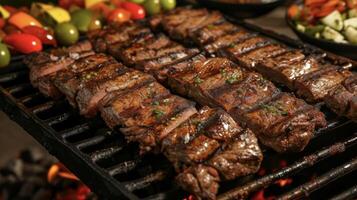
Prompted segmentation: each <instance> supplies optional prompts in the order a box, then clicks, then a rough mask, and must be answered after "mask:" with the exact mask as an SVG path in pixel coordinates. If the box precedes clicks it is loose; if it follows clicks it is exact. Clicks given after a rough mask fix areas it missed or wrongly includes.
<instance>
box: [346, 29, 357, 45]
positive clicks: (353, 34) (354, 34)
mask: <svg viewBox="0 0 357 200" xmlns="http://www.w3.org/2000/svg"><path fill="white" fill-rule="evenodd" d="M345 34H346V38H347V40H348V41H349V42H351V43H352V44H357V29H356V28H353V27H351V26H348V27H347V28H346V31H345Z"/></svg>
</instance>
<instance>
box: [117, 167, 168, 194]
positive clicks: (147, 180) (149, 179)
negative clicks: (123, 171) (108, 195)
mask: <svg viewBox="0 0 357 200" xmlns="http://www.w3.org/2000/svg"><path fill="white" fill-rule="evenodd" d="M166 177H167V173H166V172H164V171H162V170H159V171H156V172H154V173H152V174H149V175H147V176H145V177H143V178H139V179H136V180H133V181H128V182H124V185H125V187H126V188H127V189H128V190H129V191H135V190H139V189H143V188H145V187H148V186H149V185H150V184H152V183H153V182H158V181H161V180H164V179H165V178H166Z"/></svg>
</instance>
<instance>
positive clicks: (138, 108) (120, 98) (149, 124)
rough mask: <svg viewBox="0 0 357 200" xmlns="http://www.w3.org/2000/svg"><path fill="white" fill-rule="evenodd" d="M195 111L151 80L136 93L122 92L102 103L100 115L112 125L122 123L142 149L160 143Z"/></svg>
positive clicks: (147, 148)
mask: <svg viewBox="0 0 357 200" xmlns="http://www.w3.org/2000/svg"><path fill="white" fill-rule="evenodd" d="M195 112H196V110H195V108H194V104H193V103H192V102H190V101H188V100H185V99H183V98H180V97H178V96H174V95H171V94H170V93H169V92H168V91H167V90H166V89H165V88H163V87H162V86H161V85H160V84H158V83H155V82H153V83H149V84H147V85H144V86H142V87H141V88H139V89H138V90H137V91H135V92H133V93H132V92H129V93H125V94H119V95H117V96H116V98H115V99H113V100H112V101H110V102H109V103H107V104H106V105H104V106H102V108H101V115H102V117H103V119H104V120H105V122H106V123H107V124H108V125H109V126H110V127H115V126H118V125H120V126H121V127H122V128H120V130H121V132H122V133H123V134H124V135H125V137H126V138H127V139H128V140H129V141H136V142H139V143H140V148H141V151H142V152H146V151H149V150H151V148H153V147H157V144H159V143H160V142H161V140H162V139H163V138H164V137H165V136H166V135H167V134H169V133H170V132H171V131H172V130H173V129H175V128H176V127H177V126H179V125H180V124H181V123H182V122H183V121H185V120H186V119H188V118H189V117H190V116H191V115H193V114H194V113H195Z"/></svg>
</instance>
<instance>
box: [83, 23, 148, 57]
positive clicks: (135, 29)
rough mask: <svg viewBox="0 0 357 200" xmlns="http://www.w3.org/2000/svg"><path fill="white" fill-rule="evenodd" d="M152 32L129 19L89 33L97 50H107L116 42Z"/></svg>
mask: <svg viewBox="0 0 357 200" xmlns="http://www.w3.org/2000/svg"><path fill="white" fill-rule="evenodd" d="M150 33H151V30H150V29H149V28H146V27H144V26H142V25H141V24H139V23H134V22H133V21H129V22H126V23H123V24H115V23H114V24H112V25H110V26H108V27H107V28H106V29H104V30H102V31H95V32H93V33H90V34H89V40H90V41H91V43H92V45H93V46H94V48H95V51H96V52H102V53H104V52H107V51H108V48H109V47H110V46H111V45H112V44H114V43H122V42H125V41H128V40H129V39H131V38H134V37H142V36H145V35H148V34H150Z"/></svg>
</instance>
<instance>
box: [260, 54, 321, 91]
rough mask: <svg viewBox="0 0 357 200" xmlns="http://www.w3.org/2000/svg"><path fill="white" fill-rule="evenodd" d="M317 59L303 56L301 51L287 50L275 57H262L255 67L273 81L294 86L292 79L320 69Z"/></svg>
mask: <svg viewBox="0 0 357 200" xmlns="http://www.w3.org/2000/svg"><path fill="white" fill-rule="evenodd" d="M320 67H321V66H320V65H319V63H318V61H317V60H316V59H315V58H313V57H307V58H305V55H304V54H302V53H301V52H298V51H295V52H287V53H285V54H282V55H280V56H277V57H273V58H267V59H264V62H260V63H259V64H258V65H257V66H256V69H257V71H259V72H260V73H262V74H263V75H264V76H266V77H270V78H271V79H272V80H273V81H275V82H277V83H281V84H284V85H286V86H287V87H289V88H290V89H295V88H294V81H295V80H296V79H297V78H299V77H302V76H304V75H306V74H308V73H311V72H314V71H317V70H319V69H320Z"/></svg>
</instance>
